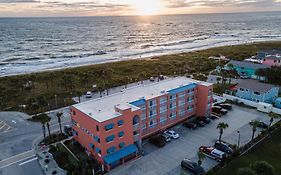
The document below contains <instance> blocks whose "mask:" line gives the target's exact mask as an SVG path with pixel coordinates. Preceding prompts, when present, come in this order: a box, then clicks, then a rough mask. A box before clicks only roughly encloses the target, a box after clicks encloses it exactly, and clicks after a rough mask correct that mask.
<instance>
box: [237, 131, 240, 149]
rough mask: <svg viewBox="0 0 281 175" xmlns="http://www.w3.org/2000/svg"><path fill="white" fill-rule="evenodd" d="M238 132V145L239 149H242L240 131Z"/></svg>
mask: <svg viewBox="0 0 281 175" xmlns="http://www.w3.org/2000/svg"><path fill="white" fill-rule="evenodd" d="M237 133H238V144H237V146H238V149H240V131H237Z"/></svg>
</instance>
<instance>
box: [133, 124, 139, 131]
mask: <svg viewBox="0 0 281 175" xmlns="http://www.w3.org/2000/svg"><path fill="white" fill-rule="evenodd" d="M139 128H140V123H136V124H134V125H133V129H134V131H135V130H138V129H139Z"/></svg>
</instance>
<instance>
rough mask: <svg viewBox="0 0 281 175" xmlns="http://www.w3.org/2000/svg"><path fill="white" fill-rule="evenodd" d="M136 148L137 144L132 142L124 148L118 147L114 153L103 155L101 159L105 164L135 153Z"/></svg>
mask: <svg viewBox="0 0 281 175" xmlns="http://www.w3.org/2000/svg"><path fill="white" fill-rule="evenodd" d="M137 150H138V148H137V146H136V145H134V144H132V145H129V146H127V147H125V148H122V149H120V150H119V151H116V152H115V153H112V154H110V155H107V156H104V158H103V160H104V161H105V163H107V164H112V163H114V162H116V161H118V160H120V159H122V158H124V157H126V156H128V155H130V154H132V153H135V152H136V151H137Z"/></svg>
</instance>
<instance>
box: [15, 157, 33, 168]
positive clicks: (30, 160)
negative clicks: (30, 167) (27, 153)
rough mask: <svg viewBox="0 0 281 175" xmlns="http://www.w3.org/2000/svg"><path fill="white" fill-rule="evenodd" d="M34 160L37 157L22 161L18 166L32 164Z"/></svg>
mask: <svg viewBox="0 0 281 175" xmlns="http://www.w3.org/2000/svg"><path fill="white" fill-rule="evenodd" d="M34 160H37V157H34V158H33V159H29V160H27V161H24V162H22V163H20V164H19V166H22V165H24V164H27V163H29V162H32V161H34Z"/></svg>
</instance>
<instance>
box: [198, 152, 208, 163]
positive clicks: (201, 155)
mask: <svg viewBox="0 0 281 175" xmlns="http://www.w3.org/2000/svg"><path fill="white" fill-rule="evenodd" d="M197 156H198V162H197V163H198V165H199V166H201V165H202V162H203V160H204V159H205V157H206V156H205V154H203V153H202V152H201V151H198V152H197Z"/></svg>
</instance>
